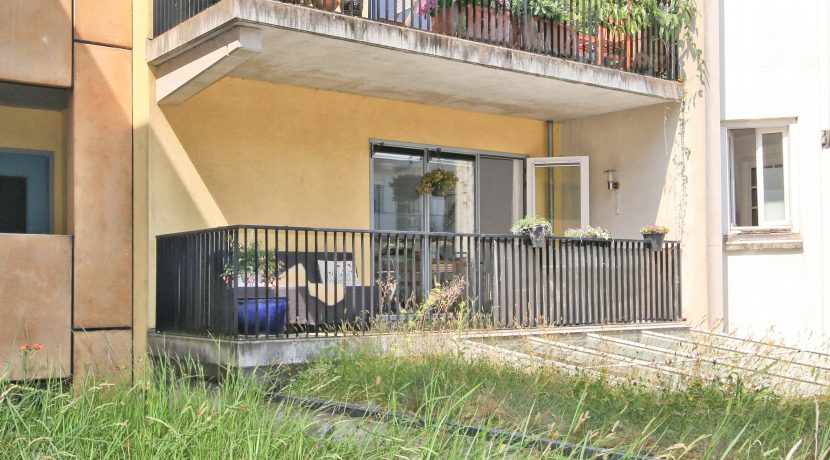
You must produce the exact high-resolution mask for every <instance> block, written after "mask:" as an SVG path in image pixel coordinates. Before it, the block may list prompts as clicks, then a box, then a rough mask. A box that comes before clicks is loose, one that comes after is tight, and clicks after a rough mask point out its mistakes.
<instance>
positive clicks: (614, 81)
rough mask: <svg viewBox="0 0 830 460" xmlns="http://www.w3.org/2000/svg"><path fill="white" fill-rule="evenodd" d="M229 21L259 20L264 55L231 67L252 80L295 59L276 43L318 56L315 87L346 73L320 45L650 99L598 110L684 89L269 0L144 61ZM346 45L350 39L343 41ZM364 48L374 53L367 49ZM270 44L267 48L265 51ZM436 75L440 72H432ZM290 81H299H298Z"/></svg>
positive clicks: (245, 2) (214, 11) (181, 31)
mask: <svg viewBox="0 0 830 460" xmlns="http://www.w3.org/2000/svg"><path fill="white" fill-rule="evenodd" d="M235 25H250V26H259V27H263V28H264V29H265V30H264V33H265V35H264V40H265V42H264V51H263V55H262V56H260V57H258V58H256V59H254V60H252V62H251V63H249V64H246V65H243V66H241V70H240V72H237V73H234V75H235V76H239V77H241V78H255V77H257V76H259V75H262V77H261V78H255V79H268V78H269V77H267V76H265V75H266V74H268V73H271V74H274V75H276V76H274V75H272V76H271V77H270V78H272V79H275V78H278V77H279V76H280V75H281V74H280V72H285V71H284V70H283V69H281V67H284V66H296V65H297V63H294V62H291V61H288V60H286V53H287V51H285V50H281V49H279V48H280V47H284V48H289V49H290V50H289V51H290V52H291V53H294V54H300V55H303V54H307V55H308V56H309V57H312V58H313V57H318V58H320V61H319V62H318V63H317V65H316V66H313V65H311V64H308V66H309V67H308V69H307V70H303V72H305V73H304V75H305V76H306V77H307V75H309V74H312V75H315V78H314V79H306V80H312V81H311V82H310V83H308V85H310V86H313V85H314V82H313V80H321V81H322V83H319V84H325V80H326V78H329V77H331V75H329V74H331V73H333V72H340V73H343V72H348V70H347V69H346V68H344V66H343V65H341V64H339V63H338V62H336V61H332V60H331V59H328V60H327V59H325V57H324V56H323V54H322V53H323V52H325V51H328V52H329V53H331V55H333V56H338V55H349V57H350V58H352V59H354V57H355V56H357V57H360V56H362V55H370V57H372V58H373V61H371V62H378V63H379V64H382V63H383V62H384V61H388V58H389V56H390V55H388V54H383V52H381V51H380V50H385V52H387V53H388V51H396V52H400V53H406V54H407V55H409V56H410V57H406V58H404V57H401V58H400V59H401V65H404V63H408V64H409V65H412V63H413V62H414V61H415V59H416V57H420V58H429V59H432V60H433V61H430V62H433V64H429V65H430V68H433V67H434V66H442V65H443V66H447V65H446V64H438V63H436V62H434V60H436V59H438V60H441V61H450V62H453V63H457V64H466V65H467V66H475V67H480V68H482V67H483V68H486V69H492V70H498V71H501V73H502V75H509V74H514V75H522V76H526V77H527V76H532V77H537V78H543V79H548V80H555V81H558V82H560V83H569V84H577V85H580V86H583V87H593V88H602V89H606V90H613V91H614V92H623V93H627V94H630V95H632V97H633V96H634V95H636V96H640V97H646V98H648V99H649V100H638V99H631V100H626V101H625V102H626V105H620V106H619V107H618V108H616V109H615V108H614V107H610V108H609V109H607V110H604V111H605V112H610V111H616V110H624V109H628V108H632V107H634V106H644V105H649V104H656V103H660V102H665V101H676V100H679V99H680V98H681V97H682V94H683V85H682V84H681V83H678V82H675V81H668V80H663V79H659V78H654V77H647V76H643V75H637V74H633V73H627V72H621V71H618V70H613V69H608V68H604V67H601V66H594V65H589V64H583V63H579V62H573V61H568V60H564V59H559V58H554V57H550V56H545V55H541V54H534V53H529V52H525V51H519V50H515V49H510V48H505V47H500V46H494V45H488V44H484V43H478V42H473V41H469V40H464V39H460V38H455V37H449V36H445V35H440V34H434V33H431V32H426V31H422V30H417V29H412V28H407V27H402V26H398V25H394V24H388V23H380V22H375V21H371V20H368V19H362V18H356V17H351V16H344V15H341V14H337V13H329V12H325V11H320V10H315V9H312V8H307V7H302V6H297V5H291V4H287V3H282V2H279V1H274V0H223V1H221V2H219V3H217V4H216V5H214V6H212V7H210V8H209V9H207V10H205V11H203V12H202V13H200V14H198V15H196V16H195V17H193V18H191V19H189V20H187V21H185V22H183V23H182V24H180V25H178V26H176V27H175V28H173V29H171V30H170V31H168V32H165V33H164V34H162V35H160V36H158V37H156V38H154V39H152V40H150V41H149V42H148V45H147V59H148V61H149V62H150V63H151V64H153V65H155V66H159V65H162V64H164V63H165V62H167V61H168V60H170V59H172V58H174V57H176V56H178V55H180V54H182V53H184V52H185V51H187V50H188V49H190V48H193V47H195V46H198V45H199V44H200V43H202V42H204V41H206V40H210V39H211V38H213V37H215V36H216V35H218V34H221V33H222V32H223V31H225V30H227V29H229V28H231V27H234V26H235ZM266 30H271V31H273V33H271V32H265V31H266ZM289 33H294V34H302V35H303V36H305V37H306V38H303V39H301V38H298V37H296V36H293V35H290V34H289ZM287 34H288V35H287ZM314 37H316V38H314ZM320 38H326V39H328V40H329V42H327V43H328V44H325V43H321V42H319V41H315V40H319V39H320ZM331 40H336V41H338V42H342V43H343V45H332V41H331ZM346 43H348V44H349V45H346ZM355 45H361V46H362V47H363V48H362V50H361V51H356V50H355V48H354V46H355ZM297 46H302V48H297ZM275 47H276V48H275ZM331 47H335V48H336V51H335V50H332V49H329V50H327V48H331ZM367 47H370V48H374V49H376V50H378V51H367ZM269 48H270V50H271V52H268V49H269ZM418 62H421V61H418ZM423 62H427V61H423ZM325 65H328V66H330V67H331V69H328V70H324V68H321V67H320V66H325ZM245 69H247V71H246V70H245ZM379 69H380V68H379ZM379 69H376V70H379ZM409 69H410V72H409V75H410V77H409V79H408V80H407V79H404V80H403V81H399V83H398V84H405V85H407V86H408V89H409V90H410V91H411V92H417V91H418V90H420V88H418V87H417V83H416V82H413V81H412V80H413V79H412V78H411V75H412V73H413V72H412V71H411V70H412V68H411V67H409ZM455 70H456V73H454V74H453V76H454V77H455V78H456V79H457V76H458V73H457V68H455ZM309 72H313V73H309ZM416 73H418V72H416ZM420 73H423V72H420ZM434 73H435V72H433V73H432V74H431V75H430V77H431V78H435V75H434ZM440 73H441V72H440V70H439V71H438V74H440ZM448 74H449V73H448ZM487 75H488V76H489V77H488V78H489V81H490V83H489V87H488V86H482V88H486V89H489V90H490V91H496V92H497V91H499V89H500V88H499V86H500V85H502V84H503V85H504V86H510V85H517V84H519V85H524V86H528V85H527V84H526V83H523V80H520V79H517V80H515V81H510V80H503V81H498V80H493V79H494V78H496V79H501V78H510V77H499V76H498V74H494V73H491V74H487ZM381 77H382V73H381V74H379V77H378V78H381ZM471 80H472V82H471V83H470V89H471V90H473V91H474V90H475V88H476V86H475V79H474V78H473V79H471ZM281 81H284V82H286V83H291V84H294V83H295V82H294V81H285V79H283V80H281ZM296 83H297V84H303V82H302V81H300V82H296ZM433 83H434V82H433ZM441 83H442V82H441ZM338 85H340V86H344V85H343V81H339V82H337V84H335V83H332V84H330V85H329V87H335V88H337V87H338ZM355 85H357V86H360V85H359V84H358V83H356V82H355V81H350V82H349V85H348V87H352V86H355ZM433 87H434V85H433ZM323 88H324V89H326V88H328V87H323ZM560 88H564V87H552V86H550V87H547V88H538V90H537V88H533V87H532V85H531V87H527V91H528V92H533V93H535V94H536V95H537V96H543V95H544V94H545V92H550V91H551V90H559V89H560ZM539 91H542V92H541V93H540V92H539ZM586 95H587V93H586ZM596 95H597V94H596V93H592V96H594V97H596ZM573 99H574V98H573V96H571V97H570V98H564V97H563V99H562V101H573ZM577 116H584V115H577ZM534 117H537V116H534ZM538 117H542V115H541V114H540V115H538Z"/></svg>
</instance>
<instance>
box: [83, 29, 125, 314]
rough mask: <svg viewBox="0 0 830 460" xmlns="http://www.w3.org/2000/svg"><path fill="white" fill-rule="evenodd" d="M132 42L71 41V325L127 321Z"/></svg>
mask: <svg viewBox="0 0 830 460" xmlns="http://www.w3.org/2000/svg"><path fill="white" fill-rule="evenodd" d="M131 64H132V57H131V53H130V51H129V50H123V49H118V48H111V47H104V46H98V45H90V44H83V43H76V44H75V90H74V97H73V100H72V102H71V105H70V108H69V111H70V117H69V119H70V123H71V136H70V140H69V152H70V154H69V161H68V170H69V177H70V178H71V181H70V182H71V183H70V186H69V200H68V201H69V208H71V210H72V212H71V213H70V218H69V228H70V231H71V232H72V233H73V234H74V235H75V316H74V318H73V325H74V327H75V328H105V327H126V326H130V325H131V323H132V101H131V97H132V96H131Z"/></svg>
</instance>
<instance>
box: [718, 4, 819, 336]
mask: <svg viewBox="0 0 830 460" xmlns="http://www.w3.org/2000/svg"><path fill="white" fill-rule="evenodd" d="M826 1H827V0H792V1H789V2H786V5H784V4H782V3H781V2H780V1H779V0H723V1H722V5H723V15H722V21H723V28H722V31H723V40H722V44H721V52H722V56H721V60H722V72H723V80H722V81H723V87H722V93H723V115H722V117H723V120H724V126H728V125H730V123H736V122H737V121H738V120H750V121H751V120H763V119H780V118H793V119H794V120H795V121H794V124H792V125H791V126H790V157H789V159H790V173H789V175H790V201H791V220H792V224H793V232H794V233H798V234H800V237H801V239H802V241H803V248H802V249H800V250H795V251H793V250H786V251H782V250H773V249H761V250H753V251H727V252H726V265H727V279H726V283H727V306H726V322H727V328H728V329H730V330H740V331H743V332H745V333H746V332H751V333H754V334H764V333H766V332H767V331H769V330H771V329H772V330H774V331H775V335H778V336H783V337H786V339H787V340H790V341H794V340H796V339H799V340H800V339H803V338H805V337H812V339H811V340H810V341H811V342H819V341H821V340H822V336H826V335H827V334H828V332H830V329H828V319H827V316H828V313H830V312H827V309H828V308H830V303H828V293H830V252H828V245H830V233H828V230H830V229H828V228H827V222H828V214H829V213H830V211H828V209H830V192H828V190H827V189H828V188H830V175H828V163H830V159H828V157H830V150H822V149H821V145H820V135H821V130H822V129H830V126H828V120H827V110H828V104H830V100H828V97H827V94H828V92H827V87H828V85H830V81H828V77H827V60H828V54H827V53H828V51H827V49H828V48H827V42H828V40H830V36H828V32H827V30H828V14H827V5H826ZM749 124H751V122H749ZM722 134H723V138H724V143H723V146H724V149H723V150H724V151H723V157H724V158H727V157H728V150H727V144H726V142H725V139H726V128H724V129H723V133H722ZM723 205H724V206H727V202H726V200H724V203H723ZM724 230H725V232H726V230H727V229H724Z"/></svg>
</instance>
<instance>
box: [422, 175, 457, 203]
mask: <svg viewBox="0 0 830 460" xmlns="http://www.w3.org/2000/svg"><path fill="white" fill-rule="evenodd" d="M457 183H458V176H456V175H455V173H454V172H452V171H450V170H447V169H442V168H436V169H433V170H431V171H428V172H427V173H426V174H424V177H422V178H421V183H420V184H418V187H417V188H416V191H417V192H418V195H419V196H424V195H432V196H437V197H444V196H447V194H448V193H450V192H451V191H452V190H453V189H455V184H457Z"/></svg>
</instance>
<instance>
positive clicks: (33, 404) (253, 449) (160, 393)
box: [0, 366, 559, 459]
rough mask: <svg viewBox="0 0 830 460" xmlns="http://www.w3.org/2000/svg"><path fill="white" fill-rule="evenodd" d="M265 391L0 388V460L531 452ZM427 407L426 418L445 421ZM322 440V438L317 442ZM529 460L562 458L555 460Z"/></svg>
mask: <svg viewBox="0 0 830 460" xmlns="http://www.w3.org/2000/svg"><path fill="white" fill-rule="evenodd" d="M266 390H267V388H265V387H263V386H261V385H259V384H257V383H255V382H254V381H253V380H252V379H246V378H241V377H240V376H239V375H234V374H229V375H227V376H226V377H225V380H224V382H223V384H222V385H221V386H220V387H217V386H213V385H211V384H208V383H206V381H205V379H204V378H203V376H202V375H200V374H198V373H196V374H192V375H184V376H179V375H174V373H173V372H171V371H170V367H169V366H158V367H157V368H156V369H155V373H154V375H150V376H147V378H146V379H144V380H143V381H142V382H141V383H138V384H135V385H133V386H122V387H119V386H114V385H111V384H109V383H106V382H105V381H102V380H98V381H97V382H96V381H94V380H90V381H88V382H87V383H86V384H85V385H83V386H81V387H79V388H72V387H71V386H69V385H68V384H67V383H66V382H63V381H60V380H53V381H47V382H17V383H10V382H5V383H0V446H2V449H0V458H26V459H31V458H35V459H47V458H96V459H104V458H118V459H123V458H136V459H150V458H158V459H170V458H208V459H211V458H216V459H220V458H221V459H225V458H263V459H283V458H285V459H289V458H290V459H305V458H342V459H354V458H366V459H374V458H377V459H388V458H424V459H426V458H526V457H527V456H528V453H529V452H528V451H527V450H525V449H523V448H522V447H520V446H508V445H504V444H503V443H501V442H498V441H490V440H487V439H485V438H484V437H483V436H479V437H466V436H462V435H459V434H453V433H450V432H447V431H446V430H445V429H444V427H443V424H442V423H441V422H436V423H429V424H427V426H424V427H422V426H418V425H416V424H413V423H411V422H408V421H395V420H392V421H389V422H383V423H378V422H376V421H373V420H357V421H355V420H353V419H348V418H341V417H337V416H327V417H323V418H322V419H321V416H320V415H319V414H312V413H309V412H306V411H304V410H302V409H298V408H296V407H292V406H277V405H274V404H268V403H267V402H266V401H267V399H266V398H265V392H266ZM439 401H442V400H440V399H436V400H435V401H434V402H435V403H436V404H433V405H432V407H433V410H432V412H431V414H432V415H434V416H435V417H437V418H438V419H441V420H446V418H447V415H448V413H447V412H444V411H445V409H443V407H441V406H442V405H440V404H438V402H439ZM321 433H327V435H321ZM532 454H533V456H538V457H551V458H559V456H557V455H556V454H554V453H548V454H543V453H537V452H532Z"/></svg>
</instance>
